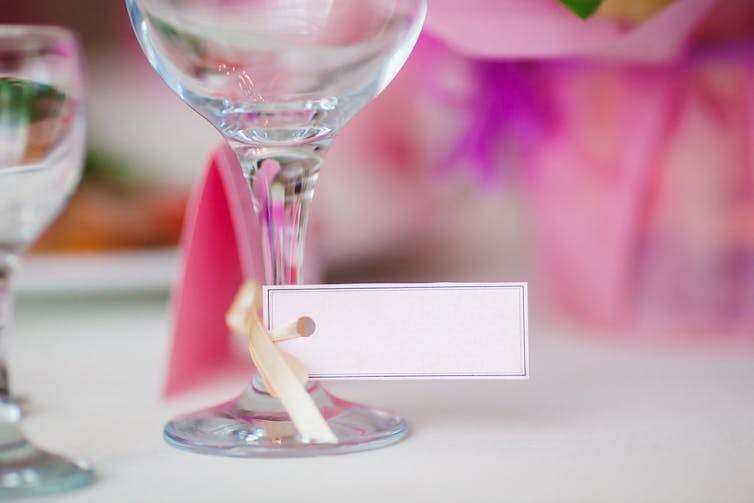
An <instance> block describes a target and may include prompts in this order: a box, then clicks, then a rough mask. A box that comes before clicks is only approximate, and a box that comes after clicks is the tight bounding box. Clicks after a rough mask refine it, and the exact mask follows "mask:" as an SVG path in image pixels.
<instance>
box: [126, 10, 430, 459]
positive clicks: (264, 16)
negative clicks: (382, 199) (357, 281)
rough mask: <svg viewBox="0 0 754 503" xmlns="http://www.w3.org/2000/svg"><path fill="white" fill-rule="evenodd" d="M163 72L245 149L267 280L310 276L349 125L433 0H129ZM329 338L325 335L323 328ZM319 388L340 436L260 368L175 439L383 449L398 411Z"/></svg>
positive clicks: (304, 450)
mask: <svg viewBox="0 0 754 503" xmlns="http://www.w3.org/2000/svg"><path fill="white" fill-rule="evenodd" d="M125 2H126V6H127V8H128V12H129V16H130V18H131V23H132V25H133V27H134V31H135V32H136V36H137V38H138V40H139V42H140V44H141V46H142V49H143V50H144V53H145V54H146V56H147V59H148V60H149V62H150V63H151V65H152V66H153V68H154V69H155V71H156V72H157V73H158V74H159V75H160V76H161V77H162V78H163V80H164V81H165V82H166V83H167V84H168V86H170V87H171V88H172V89H173V91H175V93H176V94H177V95H178V96H179V97H180V98H181V99H182V100H183V101H185V102H186V103H187V104H188V105H189V106H191V107H192V108H193V109H194V110H196V111H197V112H198V113H199V114H200V115H202V116H203V117H204V118H205V119H207V120H208V121H209V122H210V123H211V124H213V125H214V126H215V127H216V128H217V130H218V131H219V132H220V133H221V134H222V136H223V137H224V138H225V139H226V141H227V142H228V144H229V145H230V147H231V148H232V149H233V151H234V152H235V154H236V156H237V158H238V161H239V164H240V166H241V169H243V171H244V174H245V176H246V179H247V180H248V183H249V188H250V192H251V198H252V201H253V206H254V211H255V212H256V215H257V217H258V220H259V224H260V230H261V238H262V250H261V251H262V255H263V258H264V263H265V280H266V282H267V283H274V284H290V283H293V284H296V283H301V281H302V278H303V275H302V268H303V258H304V255H303V250H304V246H303V243H304V239H305V234H306V223H307V218H308V212H309V206H310V203H311V200H312V197H313V195H314V189H315V186H316V182H317V179H318V176H319V170H320V165H321V163H322V161H323V159H324V157H325V155H326V153H327V150H328V148H329V146H330V144H331V142H332V141H333V139H334V137H335V136H336V134H337V132H338V130H339V129H340V128H342V127H343V126H344V124H345V123H346V122H347V121H348V120H349V119H350V118H351V117H353V115H354V114H355V113H356V112H357V111H358V110H359V109H361V108H362V107H363V106H364V105H366V104H367V103H369V102H370V101H371V100H372V99H374V97H375V96H377V94H378V93H379V92H380V91H382V90H383V89H384V88H385V86H387V84H388V83H389V82H390V81H391V80H392V78H393V77H394V76H395V75H396V73H397V72H398V70H399V69H400V67H401V66H402V65H403V63H404V62H405V60H406V58H407V57H408V55H409V53H410V51H411V49H412V48H413V45H414V43H415V42H416V39H417V37H418V35H419V31H420V29H421V25H422V22H423V19H424V15H425V12H426V0H125ZM320 336H321V337H327V334H320ZM307 391H308V393H309V396H310V398H311V399H312V401H313V402H314V404H315V405H316V406H317V407H318V408H319V410H320V412H321V414H322V416H323V418H324V419H325V420H326V421H327V423H328V426H329V427H330V429H331V430H332V432H333V433H334V435H335V437H337V442H336V443H330V442H315V441H312V440H310V439H308V438H304V437H303V436H301V435H300V434H299V433H298V432H297V430H296V428H295V427H294V425H293V424H292V421H291V419H290V417H289V416H288V414H287V412H286V410H285V408H284V407H283V406H282V404H281V402H280V401H279V400H278V399H276V398H273V397H272V396H271V395H270V394H268V393H267V390H266V389H265V386H264V383H263V382H262V380H261V379H260V378H259V377H258V376H255V378H254V379H253V382H252V384H251V385H249V386H248V387H247V388H246V390H244V392H243V393H242V394H241V395H240V396H239V397H237V398H236V399H234V400H231V401H230V402H227V403H225V404H221V405H218V406H216V407H212V408H210V409H206V410H202V411H199V412H195V413H193V414H188V415H186V416H182V417H179V418H176V419H174V420H172V421H170V422H169V423H168V424H167V426H166V427H165V432H164V433H165V438H166V440H167V441H168V442H169V443H171V444H172V445H175V446H176V447H179V448H182V449H186V450H190V451H194V452H201V453H209V454H218V455H225V456H241V457H254V456H308V455H314V454H340V453H346V452H353V451H359V450H364V449H371V448H376V447H382V446H385V445H389V444H391V443H394V442H396V441H398V440H400V439H401V438H403V437H404V436H405V435H406V433H407V427H406V423H405V422H404V421H403V419H401V418H400V417H398V416H396V415H394V414H391V413H387V412H383V411H379V410H376V409H372V408H369V407H366V406H363V405H359V404H354V403H351V402H347V401H345V400H341V399H339V398H336V397H334V396H332V395H331V394H329V393H327V392H326V391H325V390H324V389H323V388H322V387H321V386H319V385H318V384H316V383H312V382H308V383H307Z"/></svg>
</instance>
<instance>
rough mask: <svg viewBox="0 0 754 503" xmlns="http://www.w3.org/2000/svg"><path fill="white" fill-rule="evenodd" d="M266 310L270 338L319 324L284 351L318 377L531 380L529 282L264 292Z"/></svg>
mask: <svg viewBox="0 0 754 503" xmlns="http://www.w3.org/2000/svg"><path fill="white" fill-rule="evenodd" d="M263 304H264V305H263V315H264V323H265V325H266V326H267V328H268V330H275V329H279V328H282V327H283V326H285V325H288V324H290V323H291V322H292V321H294V320H296V319H298V318H299V317H302V316H308V317H310V318H311V319H312V320H314V322H315V324H316V330H315V332H314V334H313V335H311V336H310V337H299V338H297V339H292V340H288V341H284V342H280V343H278V344H279V345H280V347H281V349H283V350H284V351H286V352H288V353H290V354H292V355H294V356H295V357H296V358H298V359H299V360H301V361H302V362H303V363H304V365H305V366H306V368H307V370H308V371H309V375H310V376H311V377H312V378H315V379H429V378H431V379H435V378H440V379H442V378H496V379H499V378H505V379H526V378H528V377H529V361H528V360H529V354H528V323H527V285H526V283H426V284H353V285H290V286H265V287H264V289H263Z"/></svg>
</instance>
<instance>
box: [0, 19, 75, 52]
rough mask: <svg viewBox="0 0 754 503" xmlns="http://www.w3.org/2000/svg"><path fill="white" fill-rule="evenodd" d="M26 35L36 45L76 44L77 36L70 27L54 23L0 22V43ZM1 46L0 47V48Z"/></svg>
mask: <svg viewBox="0 0 754 503" xmlns="http://www.w3.org/2000/svg"><path fill="white" fill-rule="evenodd" d="M21 37H27V38H28V40H29V41H30V42H31V41H34V42H36V44H37V45H47V44H53V43H57V44H60V43H62V44H65V45H68V46H76V45H77V44H78V37H77V35H76V33H75V32H74V31H73V30H71V29H70V28H66V27H64V26H59V25H54V24H49V25H48V24H0V44H1V43H3V42H9V41H12V40H16V41H17V40H19V39H20V38H21ZM1 48H2V47H0V49H1Z"/></svg>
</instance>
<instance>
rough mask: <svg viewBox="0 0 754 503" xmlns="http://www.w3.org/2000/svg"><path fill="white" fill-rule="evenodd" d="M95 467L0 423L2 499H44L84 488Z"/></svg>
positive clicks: (12, 426) (91, 477)
mask: <svg viewBox="0 0 754 503" xmlns="http://www.w3.org/2000/svg"><path fill="white" fill-rule="evenodd" d="M92 480H94V472H93V470H92V468H91V467H90V466H89V465H88V464H87V463H85V462H83V461H74V460H70V459H67V458H64V457H62V456H59V455H57V454H52V453H50V452H46V451H43V450H41V449H39V448H37V447H35V446H34V445H32V444H31V443H30V442H29V441H28V440H27V439H26V437H24V435H23V434H22V433H21V431H20V429H19V428H18V426H17V425H15V424H0V498H10V499H15V498H21V497H27V496H42V495H45V494H54V493H59V492H63V491H69V490H72V489H77V488H79V487H83V486H85V485H87V484H89V483H91V482H92Z"/></svg>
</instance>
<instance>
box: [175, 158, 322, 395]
mask: <svg viewBox="0 0 754 503" xmlns="http://www.w3.org/2000/svg"><path fill="white" fill-rule="evenodd" d="M309 235H310V236H311V233H310V234H309ZM311 242H312V240H308V241H307V271H308V272H307V274H306V279H307V281H312V282H316V281H317V280H318V279H319V271H320V267H319V262H318V260H317V257H316V255H313V254H312V253H311V252H312V251H313V250H312V248H313V247H312V246H310V243H311ZM180 249H181V266H180V277H179V280H178V282H177V285H176V287H175V290H174V292H173V319H174V321H173V334H172V346H171V350H170V355H169V361H168V372H167V378H166V382H165V390H164V391H165V394H166V395H171V394H174V393H176V392H179V391H182V390H185V389H186V388H188V387H190V386H191V385H194V384H197V383H199V382H200V381H201V380H202V378H204V377H206V376H207V375H208V374H210V373H212V372H213V371H216V370H219V369H221V368H223V367H228V366H231V365H233V364H234V363H236V364H237V363H238V362H240V364H241V365H245V366H248V367H249V369H251V368H253V366H252V363H251V361H250V360H249V357H248V355H238V354H236V353H235V352H234V350H233V348H234V345H233V344H232V340H231V337H234V336H233V335H231V334H230V331H229V330H228V328H227V327H226V325H225V313H226V311H227V310H228V308H229V307H230V304H231V302H232V301H233V298H234V296H235V294H236V292H237V290H238V288H239V286H240V285H241V283H242V281H243V280H245V279H250V278H255V279H256V280H257V281H258V282H259V283H264V272H263V271H264V266H263V264H262V251H261V248H260V238H259V227H258V224H257V219H256V216H255V215H254V210H253V206H252V201H251V195H250V193H249V186H248V183H247V181H246V179H245V178H244V176H243V172H242V170H241V167H240V166H239V164H238V160H237V159H236V157H235V154H234V153H233V151H232V150H231V149H230V148H229V147H227V146H225V145H223V146H221V147H218V148H217V149H216V150H215V151H214V152H213V154H212V156H211V159H210V161H209V164H208V166H207V169H206V170H205V172H204V175H203V177H202V178H201V179H200V181H199V184H198V185H197V187H196V188H195V190H194V192H193V194H192V196H191V198H190V200H189V204H188V208H187V211H186V220H185V223H184V228H183V234H182V237H181V245H180ZM250 372H251V370H250Z"/></svg>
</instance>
